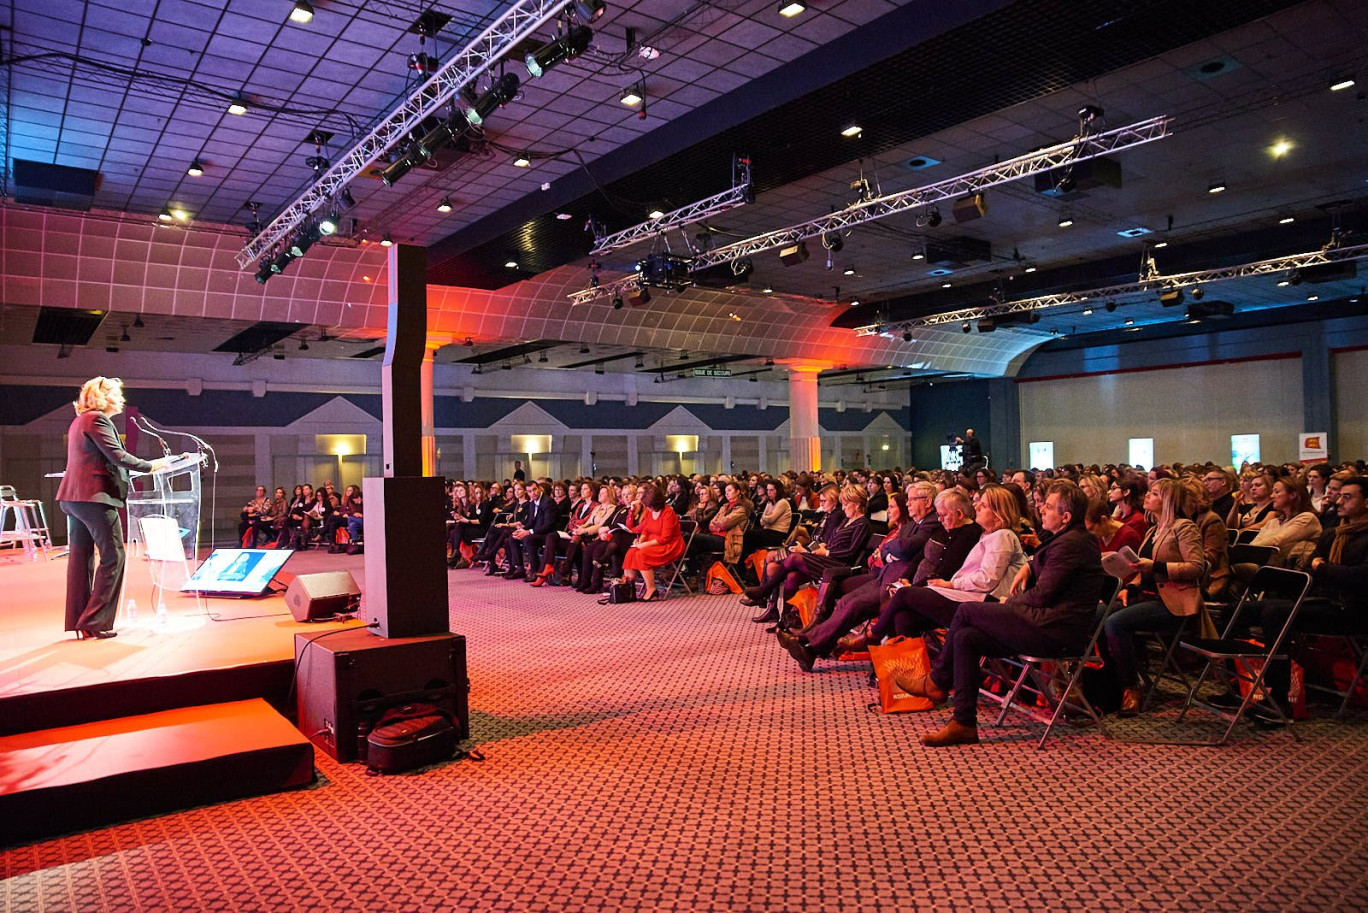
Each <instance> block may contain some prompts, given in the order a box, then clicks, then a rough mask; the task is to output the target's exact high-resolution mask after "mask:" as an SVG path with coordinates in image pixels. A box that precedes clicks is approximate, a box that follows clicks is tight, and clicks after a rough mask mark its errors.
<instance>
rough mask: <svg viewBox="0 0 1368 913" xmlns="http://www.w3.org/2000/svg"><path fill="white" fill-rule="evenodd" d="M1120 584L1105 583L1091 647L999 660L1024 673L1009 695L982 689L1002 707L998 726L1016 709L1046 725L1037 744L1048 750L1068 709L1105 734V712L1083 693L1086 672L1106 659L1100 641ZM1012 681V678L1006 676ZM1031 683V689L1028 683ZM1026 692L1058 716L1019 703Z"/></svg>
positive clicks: (1090, 639)
mask: <svg viewBox="0 0 1368 913" xmlns="http://www.w3.org/2000/svg"><path fill="white" fill-rule="evenodd" d="M1119 582H1120V581H1118V580H1116V579H1115V578H1110V577H1109V578H1107V581H1106V582H1105V583H1104V593H1103V595H1105V596H1106V597H1107V598H1106V600H1105V601H1106V608H1105V609H1103V610H1102V611H1101V612H1099V613H1098V617H1097V621H1096V623H1095V624H1094V625H1093V629H1092V636H1091V637H1089V638H1088V645H1087V646H1086V647H1084V648H1083V649H1082V650H1080V651H1079V652H1078V653H1076V654H1072V655H1066V656H1033V655H1030V654H1025V653H1023V654H1019V655H1018V656H1015V657H1008V658H1005V659H1002V660H999V661H998V662H1000V663H1001V664H1002V665H1004V666H1006V667H1011V668H1017V669H1019V670H1020V672H1019V673H1018V674H1017V675H1016V676H1015V678H1014V679H1011V681H1012V688H1011V690H1010V691H1008V692H1007V694H1005V695H997V694H993V693H992V692H991V691H988V690H986V689H979V695H980V696H981V697H986V698H988V699H989V700H992V701H995V702H997V703H999V704H1001V705H1002V711H1001V712H1000V713H999V714H998V718H997V720H996V721H995V722H994V723H993V725H995V726H1001V725H1002V721H1003V720H1005V719H1006V718H1007V711H1008V710H1011V709H1013V708H1015V709H1017V710H1019V711H1021V712H1023V713H1026V714H1027V715H1028V716H1030V717H1031V718H1032V719H1035V720H1038V721H1040V722H1044V723H1045V731H1044V732H1043V733H1041V736H1040V741H1039V742H1037V743H1036V749H1037V750H1039V749H1042V748H1044V747H1045V741H1046V740H1047V739H1048V738H1049V737H1050V732H1051V731H1052V730H1053V729H1054V725H1055V723H1056V722H1057V721H1058V720H1059V717H1060V716H1061V715H1062V714H1063V713H1064V711H1065V709H1066V708H1068V709H1070V710H1074V711H1077V712H1081V713H1082V714H1084V715H1085V716H1087V717H1088V718H1089V719H1091V720H1092V721H1093V722H1094V723H1096V724H1097V726H1098V729H1100V730H1101V731H1102V732H1103V733H1105V732H1106V726H1105V724H1104V723H1103V721H1102V712H1101V711H1100V710H1098V709H1097V708H1096V707H1094V706H1093V705H1092V704H1091V702H1089V701H1088V698H1087V696H1086V695H1085V694H1084V693H1083V685H1082V678H1083V670H1084V669H1086V668H1087V667H1088V666H1093V667H1094V668H1095V667H1097V666H1099V665H1101V663H1102V655H1101V653H1099V652H1098V650H1097V639H1098V637H1099V636H1101V634H1102V626H1103V624H1105V623H1106V621H1107V618H1108V616H1110V615H1111V613H1112V612H1114V611H1116V608H1117V605H1118V603H1117V598H1116V597H1117V593H1118V592H1119V591H1120V587H1119V586H1118V584H1119ZM1003 677H1004V678H1009V679H1010V678H1011V677H1010V676H1003ZM1028 678H1029V679H1030V680H1031V684H1030V685H1027V684H1026V680H1027V679H1028ZM1022 691H1026V692H1027V693H1028V694H1031V695H1038V696H1042V697H1044V698H1045V699H1046V701H1048V702H1049V703H1051V704H1053V705H1054V712H1053V713H1051V714H1050V716H1049V717H1048V719H1046V718H1043V717H1042V716H1041V715H1040V714H1038V713H1037V712H1036V711H1035V710H1034V708H1030V709H1028V708H1026V707H1025V706H1023V705H1021V704H1020V703H1018V702H1017V696H1018V695H1019V694H1021V692H1022Z"/></svg>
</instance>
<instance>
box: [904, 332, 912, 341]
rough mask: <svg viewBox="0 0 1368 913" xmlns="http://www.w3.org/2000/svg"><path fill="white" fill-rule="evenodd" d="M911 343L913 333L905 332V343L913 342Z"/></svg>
mask: <svg viewBox="0 0 1368 913" xmlns="http://www.w3.org/2000/svg"><path fill="white" fill-rule="evenodd" d="M911 341H912V331H911V330H903V342H911Z"/></svg>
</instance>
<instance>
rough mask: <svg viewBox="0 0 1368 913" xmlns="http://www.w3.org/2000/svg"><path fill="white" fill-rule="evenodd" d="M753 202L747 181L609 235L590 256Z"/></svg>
mask: <svg viewBox="0 0 1368 913" xmlns="http://www.w3.org/2000/svg"><path fill="white" fill-rule="evenodd" d="M750 199H751V185H750V180H749V179H747V181H746V183H744V184H739V185H737V186H735V187H733V188H732V189H731V190H724V191H723V192H722V193H717V194H713V195H712V196H710V197H708V198H707V199H705V200H699V201H698V202H697V203H690V204H689V205H688V206H683V207H681V208H679V209H676V210H674V211H673V212H667V213H666V214H665V215H664V216H662V217H661V218H659V219H652V220H651V221H649V222H642V223H641V224H640V225H634V226H632V227H631V228H624V229H623V230H622V231H620V232H617V233H616V234H611V235H607V236H606V237H604V238H602V239H600V240H599V241H598V243H597V244H595V245H594V249H593V250H591V251H590V252H589V253H590V254H592V255H594V256H599V255H602V254H607V253H611V252H612V251H615V250H621V249H622V248H624V247H629V246H631V245H633V244H635V243H637V242H638V241H644V240H646V239H648V238H654V237H657V236H658V235H662V234H664V233H665V232H667V231H669V230H670V229H672V228H680V227H682V226H685V225H688V224H690V223H691V222H699V221H702V220H703V219H706V218H708V217H709V216H715V215H717V214H718V213H723V212H726V211H727V210H729V209H735V208H736V207H738V206H742V205H744V204H746V203H748V202H750Z"/></svg>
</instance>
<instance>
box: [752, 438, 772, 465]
mask: <svg viewBox="0 0 1368 913" xmlns="http://www.w3.org/2000/svg"><path fill="white" fill-rule="evenodd" d="M755 437H756V442H755V446H756V452H757V453H758V454H759V455H758V456H757V457H756V460H755V462H756V464H757V465H756V467H755V468H756V469H757V470H759V471H760V472H769V440H768V438H769V435H767V434H765V432H763V431H762V432H760V433H759V434H757V435H756V436H755Z"/></svg>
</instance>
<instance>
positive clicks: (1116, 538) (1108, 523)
mask: <svg viewBox="0 0 1368 913" xmlns="http://www.w3.org/2000/svg"><path fill="white" fill-rule="evenodd" d="M1078 487H1079V488H1082V487H1083V486H1082V485H1080V486H1078ZM1084 522H1085V525H1086V526H1087V528H1088V532H1090V533H1092V534H1093V535H1094V536H1096V537H1097V541H1098V544H1100V545H1101V546H1102V551H1103V552H1119V551H1121V549H1123V548H1129V549H1131V550H1132V551H1135V550H1136V549H1138V548H1140V543H1141V541H1143V537H1142V536H1141V535H1140V534H1139V533H1137V532H1136V531H1135V527H1134V526H1128V525H1127V524H1125V523H1122V522H1121V521H1120V520H1118V519H1116V518H1115V517H1113V516H1112V512H1111V506H1110V505H1109V504H1107V503H1106V502H1105V501H1095V500H1093V499H1091V498H1089V499H1088V516H1087V519H1086V520H1085V521H1084ZM1222 535H1224V534H1222Z"/></svg>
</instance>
